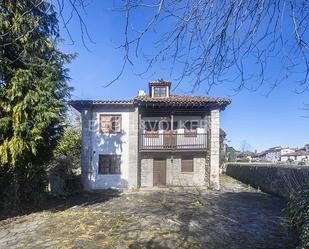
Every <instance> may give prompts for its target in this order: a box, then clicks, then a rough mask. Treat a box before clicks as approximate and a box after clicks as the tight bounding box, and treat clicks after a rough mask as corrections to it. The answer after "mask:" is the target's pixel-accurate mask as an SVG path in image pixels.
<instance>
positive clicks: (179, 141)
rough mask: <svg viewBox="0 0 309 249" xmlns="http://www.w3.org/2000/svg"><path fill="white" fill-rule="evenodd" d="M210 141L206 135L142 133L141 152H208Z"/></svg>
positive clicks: (140, 135)
mask: <svg viewBox="0 0 309 249" xmlns="http://www.w3.org/2000/svg"><path fill="white" fill-rule="evenodd" d="M207 149H208V139H207V134H206V133H193V134H176V133H140V134H139V151H141V152H165V151H167V152H170V151H206V150H207Z"/></svg>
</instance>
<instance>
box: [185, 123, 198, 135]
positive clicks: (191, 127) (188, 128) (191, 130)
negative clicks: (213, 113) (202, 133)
mask: <svg viewBox="0 0 309 249" xmlns="http://www.w3.org/2000/svg"><path fill="white" fill-rule="evenodd" d="M184 125H185V136H186V137H196V136H197V127H198V122H193V121H187V122H185V124H184Z"/></svg>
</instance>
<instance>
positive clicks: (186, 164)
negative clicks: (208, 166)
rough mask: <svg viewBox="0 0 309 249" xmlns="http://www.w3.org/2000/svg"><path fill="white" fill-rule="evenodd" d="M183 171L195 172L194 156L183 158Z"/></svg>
mask: <svg viewBox="0 0 309 249" xmlns="http://www.w3.org/2000/svg"><path fill="white" fill-rule="evenodd" d="M181 172H193V157H183V158H181Z"/></svg>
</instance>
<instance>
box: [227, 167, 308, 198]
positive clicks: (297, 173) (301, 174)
mask: <svg viewBox="0 0 309 249" xmlns="http://www.w3.org/2000/svg"><path fill="white" fill-rule="evenodd" d="M226 174H227V175H229V176H231V177H233V178H235V179H237V180H239V181H241V182H244V183H247V184H249V185H251V186H253V187H255V188H259V189H261V190H262V191H263V192H266V193H269V194H273V195H277V196H280V197H283V198H285V199H289V198H290V196H291V194H293V193H294V192H295V191H298V190H299V188H300V187H301V186H302V185H304V184H305V183H309V166H283V165H276V164H260V163H259V164H253V163H229V164H227V165H226Z"/></svg>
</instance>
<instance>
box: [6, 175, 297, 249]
mask: <svg viewBox="0 0 309 249" xmlns="http://www.w3.org/2000/svg"><path fill="white" fill-rule="evenodd" d="M75 204H76V205H75ZM283 208H284V202H283V201H282V200H280V199H278V198H276V197H272V196H268V195H266V194H264V193H261V192H258V191H256V190H254V189H252V188H250V187H248V186H246V185H243V184H241V183H239V182H237V181H235V180H233V179H231V178H228V177H224V178H222V189H221V190H220V191H211V190H207V189H203V188H188V189H184V188H177V189H164V190H159V191H158V190H142V191H139V192H126V193H123V194H119V195H118V194H117V193H113V192H110V191H109V192H105V193H101V194H91V195H83V196H79V197H78V201H76V200H75V202H74V198H73V199H72V200H71V202H68V203H66V204H65V205H64V206H61V207H59V208H57V209H55V210H52V211H45V212H38V213H34V214H31V215H27V216H23V217H20V218H17V219H14V220H7V221H2V222H1V223H0V248H121V249H122V248H205V249H207V248H209V249H212V248H216V249H217V248H229V249H234V248H235V249H245V248H248V249H249V248H250V249H258V248H259V249H262V248H264V249H275V248H277V249H284V248H287V249H290V248H295V243H296V238H295V234H294V233H293V232H292V231H291V229H290V227H289V223H288V222H287V220H285V218H284V217H283V215H282V212H281V211H282V209H283Z"/></svg>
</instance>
